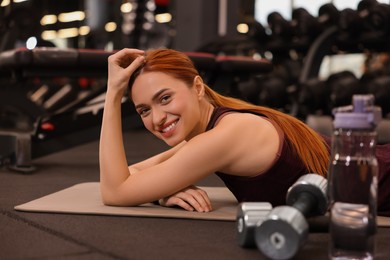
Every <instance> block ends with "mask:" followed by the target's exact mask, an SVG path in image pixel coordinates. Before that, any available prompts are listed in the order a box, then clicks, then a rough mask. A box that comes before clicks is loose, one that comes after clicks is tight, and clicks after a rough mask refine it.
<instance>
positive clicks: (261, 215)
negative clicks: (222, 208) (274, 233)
mask: <svg viewBox="0 0 390 260" xmlns="http://www.w3.org/2000/svg"><path fill="white" fill-rule="evenodd" d="M271 210H272V205H271V204H270V203H268V202H243V203H240V204H239V205H238V210H237V218H236V224H237V226H236V233H237V242H238V244H239V245H240V246H242V247H245V248H251V247H256V243H255V228H256V226H257V225H258V224H259V223H261V222H262V221H263V220H264V219H265V218H266V216H267V215H268V214H269V213H270V212H271Z"/></svg>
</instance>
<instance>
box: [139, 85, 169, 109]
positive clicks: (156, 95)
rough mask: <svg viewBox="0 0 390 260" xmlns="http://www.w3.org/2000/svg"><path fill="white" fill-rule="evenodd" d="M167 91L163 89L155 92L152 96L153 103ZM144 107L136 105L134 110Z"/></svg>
mask: <svg viewBox="0 0 390 260" xmlns="http://www.w3.org/2000/svg"><path fill="white" fill-rule="evenodd" d="M167 90H168V89H167V88H163V89H161V90H159V91H157V92H156V93H155V94H154V95H153V97H152V101H155V100H156V99H157V98H158V97H159V96H160V95H161V94H162V93H164V92H165V91H167ZM144 106H146V105H145V104H142V103H141V104H138V105H136V106H135V108H136V109H137V108H140V107H144Z"/></svg>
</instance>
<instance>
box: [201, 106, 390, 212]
mask: <svg viewBox="0 0 390 260" xmlns="http://www.w3.org/2000/svg"><path fill="white" fill-rule="evenodd" d="M232 112H233V113H252V114H253V112H251V111H240V110H235V109H231V108H226V107H217V108H215V109H214V112H213V114H212V115H211V118H210V122H209V123H208V125H207V128H206V131H208V130H210V129H212V128H214V126H215V124H216V123H217V122H218V120H219V119H221V118H222V117H223V116H224V115H227V114H228V113H232ZM259 116H263V117H265V116H264V115H259ZM268 120H269V119H268ZM270 122H271V123H272V121H271V120H270ZM274 125H275V124H274ZM275 127H276V128H278V126H277V125H275ZM281 137H282V138H281V140H282V139H283V140H282V145H281V147H280V151H279V157H278V158H277V159H276V160H275V162H274V164H273V165H272V166H271V167H270V168H269V169H268V170H267V171H266V172H263V173H261V174H260V173H259V175H257V176H255V177H242V176H233V175H229V174H226V173H222V172H216V174H217V175H218V176H219V177H220V178H221V179H222V181H223V182H224V183H225V185H226V187H227V188H228V189H229V190H230V191H231V192H232V193H233V194H234V196H235V197H236V199H237V200H238V202H244V201H259V202H264V201H268V202H270V203H271V204H272V205H273V206H277V205H283V204H285V201H286V194H287V190H288V189H289V187H290V186H291V185H292V184H293V183H294V182H295V181H296V180H297V179H298V178H299V177H300V176H302V175H304V174H307V173H308V170H307V169H306V168H305V166H304V165H303V163H302V161H301V160H300V159H299V158H298V157H297V155H296V154H294V152H293V151H292V149H291V146H290V144H289V142H288V141H287V140H286V139H285V138H284V137H283V135H282V136H281ZM323 138H324V140H325V141H326V143H327V144H328V146H329V147H330V141H331V140H330V138H329V137H326V136H323ZM376 157H377V159H378V165H379V173H378V215H382V216H390V144H383V145H377V148H376Z"/></svg>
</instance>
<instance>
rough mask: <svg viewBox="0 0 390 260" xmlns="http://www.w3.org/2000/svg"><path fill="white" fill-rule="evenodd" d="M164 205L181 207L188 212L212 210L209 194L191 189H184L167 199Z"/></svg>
mask: <svg viewBox="0 0 390 260" xmlns="http://www.w3.org/2000/svg"><path fill="white" fill-rule="evenodd" d="M162 205H164V206H175V205H177V206H179V207H182V208H183V209H185V210H188V211H194V210H196V211H198V212H209V211H211V210H212V207H211V202H210V199H209V197H208V195H207V193H206V192H205V191H204V190H202V189H199V188H196V187H190V188H187V189H184V190H182V191H180V192H178V193H176V194H174V195H172V196H170V197H168V198H166V199H164V201H163V203H162Z"/></svg>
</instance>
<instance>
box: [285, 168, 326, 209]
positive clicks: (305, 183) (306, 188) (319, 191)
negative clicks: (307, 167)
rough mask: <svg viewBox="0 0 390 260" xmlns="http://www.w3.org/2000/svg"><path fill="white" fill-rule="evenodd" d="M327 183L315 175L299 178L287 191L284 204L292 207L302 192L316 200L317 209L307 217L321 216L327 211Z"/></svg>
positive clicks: (310, 174)
mask: <svg viewBox="0 0 390 260" xmlns="http://www.w3.org/2000/svg"><path fill="white" fill-rule="evenodd" d="M327 187H328V181H327V180H326V178H324V177H322V176H321V175H319V174H316V173H309V174H306V175H303V176H301V177H300V178H299V179H298V180H297V181H296V182H295V183H294V184H293V185H292V186H291V187H290V188H289V190H288V192H287V198H286V204H287V205H293V204H294V203H295V202H296V200H297V199H298V198H299V195H300V194H301V193H303V192H306V193H310V194H311V195H313V197H314V198H316V200H317V207H316V208H315V209H313V210H312V211H310V212H308V216H316V215H323V214H325V212H326V211H327V210H328V197H327Z"/></svg>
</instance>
